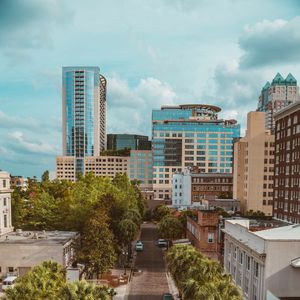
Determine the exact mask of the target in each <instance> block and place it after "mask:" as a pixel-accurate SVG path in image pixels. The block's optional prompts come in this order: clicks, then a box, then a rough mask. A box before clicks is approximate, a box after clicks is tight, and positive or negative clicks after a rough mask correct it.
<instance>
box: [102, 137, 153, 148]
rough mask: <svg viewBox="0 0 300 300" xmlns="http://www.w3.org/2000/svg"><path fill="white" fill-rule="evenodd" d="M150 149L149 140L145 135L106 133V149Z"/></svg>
mask: <svg viewBox="0 0 300 300" xmlns="http://www.w3.org/2000/svg"><path fill="white" fill-rule="evenodd" d="M122 149H131V150H151V141H149V140H148V136H146V135H137V134H108V135H107V150H122Z"/></svg>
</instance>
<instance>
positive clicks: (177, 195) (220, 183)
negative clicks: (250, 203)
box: [172, 167, 233, 207]
mask: <svg viewBox="0 0 300 300" xmlns="http://www.w3.org/2000/svg"><path fill="white" fill-rule="evenodd" d="M232 190H233V177H232V174H230V173H200V172H199V168H197V167H195V168H193V169H188V168H186V169H184V171H183V172H180V173H174V174H173V177H172V206H173V207H184V206H195V205H197V204H198V205H202V204H203V200H208V199H211V200H213V199H218V198H225V197H227V198H232Z"/></svg>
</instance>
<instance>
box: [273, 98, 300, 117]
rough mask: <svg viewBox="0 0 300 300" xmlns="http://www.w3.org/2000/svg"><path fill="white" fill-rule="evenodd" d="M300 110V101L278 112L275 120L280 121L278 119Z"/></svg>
mask: <svg viewBox="0 0 300 300" xmlns="http://www.w3.org/2000/svg"><path fill="white" fill-rule="evenodd" d="M299 109H300V101H296V102H295V103H292V104H290V105H288V106H286V107H284V108H282V109H280V110H279V111H278V112H276V113H275V114H274V119H275V120H278V119H280V118H283V117H285V116H287V115H289V114H290V113H293V112H295V111H297V110H299Z"/></svg>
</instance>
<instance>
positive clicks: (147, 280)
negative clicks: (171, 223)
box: [128, 224, 169, 300]
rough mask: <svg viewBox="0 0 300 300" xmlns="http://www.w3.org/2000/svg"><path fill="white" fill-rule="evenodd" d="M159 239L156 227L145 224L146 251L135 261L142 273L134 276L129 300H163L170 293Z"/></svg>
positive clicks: (142, 238)
mask: <svg viewBox="0 0 300 300" xmlns="http://www.w3.org/2000/svg"><path fill="white" fill-rule="evenodd" d="M157 239H158V230H157V228H156V226H155V225H153V224H143V225H142V230H141V240H142V241H143V243H144V251H143V252H139V253H138V254H137V258H136V261H135V268H137V269H138V270H141V271H142V272H141V274H140V275H135V276H133V278H132V281H131V284H130V289H129V296H128V300H161V299H162V296H163V294H164V293H168V292H169V287H168V283H167V278H166V272H165V263H164V260H163V252H162V250H161V249H160V248H158V247H157V246H156V244H155V242H156V240H157Z"/></svg>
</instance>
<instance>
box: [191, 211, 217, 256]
mask: <svg viewBox="0 0 300 300" xmlns="http://www.w3.org/2000/svg"><path fill="white" fill-rule="evenodd" d="M219 224H220V219H219V214H218V213H217V212H216V211H213V210H199V211H198V212H197V215H196V216H195V217H193V218H190V217H188V218H187V231H186V233H187V238H188V239H189V240H190V242H191V243H192V245H193V246H194V247H195V248H197V249H198V250H199V251H201V252H202V253H203V254H205V255H207V256H208V257H209V258H212V259H215V260H219V258H220V255H219V252H220V235H219V231H220V230H219Z"/></svg>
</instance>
